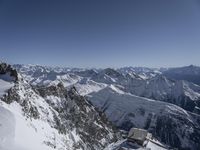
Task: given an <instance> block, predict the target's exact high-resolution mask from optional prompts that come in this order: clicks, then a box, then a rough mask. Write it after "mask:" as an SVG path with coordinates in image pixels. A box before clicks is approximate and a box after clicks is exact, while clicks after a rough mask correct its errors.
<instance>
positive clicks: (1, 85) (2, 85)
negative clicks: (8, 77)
mask: <svg viewBox="0 0 200 150" xmlns="http://www.w3.org/2000/svg"><path fill="white" fill-rule="evenodd" d="M12 86H14V83H12V82H8V81H5V80H2V79H1V78H0V97H2V96H3V95H4V94H5V92H6V91H7V90H8V89H10V88H11V87H12Z"/></svg>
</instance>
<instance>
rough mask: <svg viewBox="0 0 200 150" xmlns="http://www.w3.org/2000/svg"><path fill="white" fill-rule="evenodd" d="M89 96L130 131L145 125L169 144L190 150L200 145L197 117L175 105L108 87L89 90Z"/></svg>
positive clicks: (112, 119) (122, 126)
mask: <svg viewBox="0 0 200 150" xmlns="http://www.w3.org/2000/svg"><path fill="white" fill-rule="evenodd" d="M88 98H89V100H90V101H91V102H92V103H93V104H94V105H95V106H96V107H98V108H99V109H100V110H101V111H103V112H105V114H106V115H107V117H108V118H109V119H110V120H111V121H112V122H113V123H114V124H116V125H117V126H118V127H120V128H122V129H125V130H129V129H130V128H131V127H133V126H134V127H139V128H144V129H148V130H149V131H150V132H151V133H153V135H154V136H155V137H157V138H158V139H159V140H161V141H162V142H164V143H167V144H169V145H171V146H174V147H178V148H180V149H181V148H182V149H183V148H188V149H191V150H197V149H199V148H200V145H199V142H198V140H199V138H200V126H199V119H200V116H198V115H194V114H191V113H188V112H187V111H185V110H184V109H182V108H180V107H178V106H175V105H172V104H168V103H165V102H159V101H155V100H151V99H147V98H142V97H138V96H135V95H131V94H126V93H124V94H121V93H118V92H117V91H116V90H113V88H111V87H107V88H105V89H103V90H101V91H99V92H94V93H91V94H89V95H88ZM191 136H194V139H193V138H190V137H191Z"/></svg>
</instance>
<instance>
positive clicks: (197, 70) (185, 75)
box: [163, 65, 200, 85]
mask: <svg viewBox="0 0 200 150" xmlns="http://www.w3.org/2000/svg"><path fill="white" fill-rule="evenodd" d="M163 74H164V75H165V76H167V77H169V78H172V79H176V80H187V81H190V82H193V83H195V84H198V85H200V67H198V66H194V65H190V66H185V67H179V68H170V69H168V70H166V71H163Z"/></svg>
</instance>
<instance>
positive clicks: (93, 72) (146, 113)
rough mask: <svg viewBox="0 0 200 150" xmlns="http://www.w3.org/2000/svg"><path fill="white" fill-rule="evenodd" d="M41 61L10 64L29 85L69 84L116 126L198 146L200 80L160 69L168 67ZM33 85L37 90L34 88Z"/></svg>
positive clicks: (176, 143) (181, 146) (175, 143)
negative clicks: (170, 75) (80, 66)
mask: <svg viewBox="0 0 200 150" xmlns="http://www.w3.org/2000/svg"><path fill="white" fill-rule="evenodd" d="M41 67H42V70H41V69H40V68H41ZM41 67H40V66H33V65H31V66H29V65H25V66H24V65H17V67H16V66H15V68H17V70H18V71H19V72H20V73H21V74H22V76H23V78H24V79H25V80H26V81H27V83H29V84H30V85H32V86H33V87H37V86H40V87H41V86H44V87H54V86H57V85H58V83H62V85H63V86H64V88H66V89H68V90H69V89H71V87H75V88H76V89H77V91H78V93H79V94H81V95H83V96H85V97H87V98H88V99H89V100H90V101H91V102H92V104H93V105H95V106H96V108H97V109H99V111H101V112H105V113H106V116H107V117H108V119H109V120H110V121H112V122H113V123H114V124H115V125H116V126H118V127H119V128H120V129H125V130H128V129H130V128H131V127H133V126H136V127H140V128H145V129H148V130H149V131H150V132H152V133H153V135H154V136H155V137H156V138H158V139H159V140H161V141H162V142H164V143H167V144H170V145H171V146H175V147H178V148H179V149H189V150H193V149H194V150H197V149H199V148H200V145H199V144H198V143H199V142H198V140H199V139H200V129H199V124H200V118H199V114H200V86H198V85H196V84H194V83H192V82H189V81H185V80H175V79H169V78H168V77H166V76H165V74H164V72H165V71H166V70H169V69H148V68H132V67H127V68H126V67H125V68H120V69H112V68H107V69H75V70H73V69H66V68H59V71H57V70H56V69H54V68H51V67H50V68H49V67H43V66H41ZM49 70H50V71H49ZM66 70H67V71H66ZM36 89H37V88H36ZM45 90H46V88H45ZM36 91H37V92H39V93H40V94H41V92H40V90H39V89H37V90H36ZM47 91H48V90H47ZM49 93H52V92H49ZM45 96H46V97H47V95H45Z"/></svg>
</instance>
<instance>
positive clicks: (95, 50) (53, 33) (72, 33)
mask: <svg viewBox="0 0 200 150" xmlns="http://www.w3.org/2000/svg"><path fill="white" fill-rule="evenodd" d="M0 59H3V60H4V61H8V62H10V63H23V64H28V63H31V64H42V65H54V66H55V65H57V66H58V65H61V66H69V67H121V66H148V67H161V66H164V67H168V66H169V67H171V66H182V65H189V64H194V65H200V0H0Z"/></svg>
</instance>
